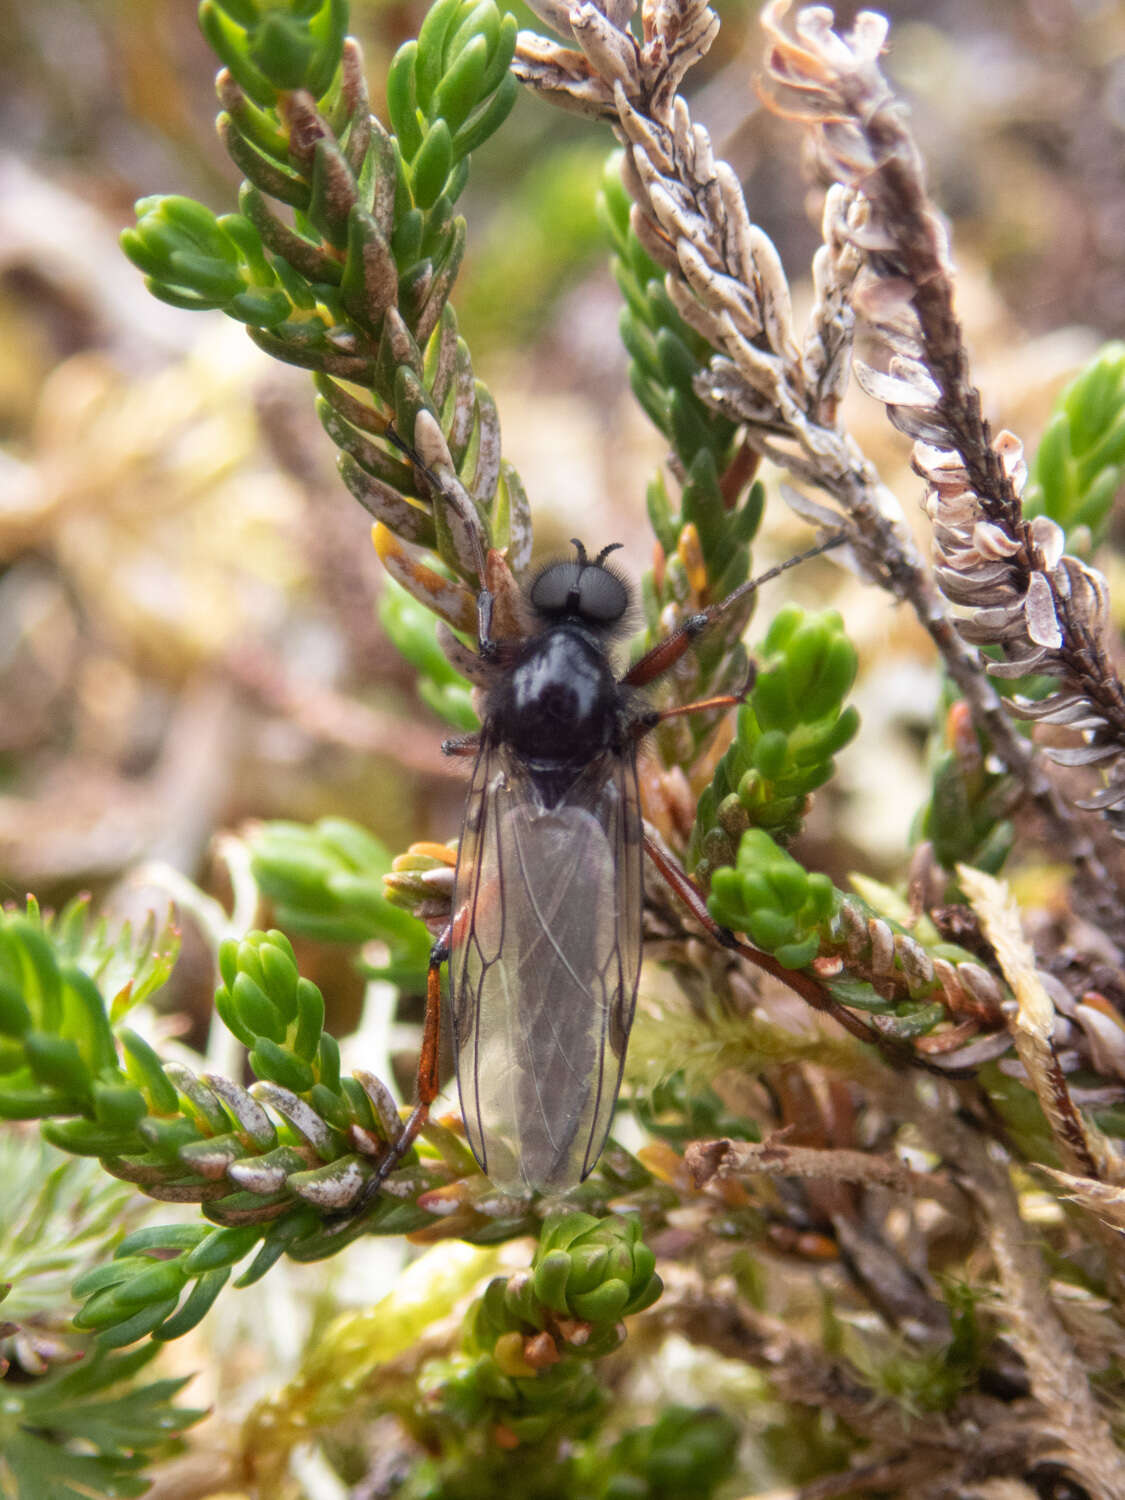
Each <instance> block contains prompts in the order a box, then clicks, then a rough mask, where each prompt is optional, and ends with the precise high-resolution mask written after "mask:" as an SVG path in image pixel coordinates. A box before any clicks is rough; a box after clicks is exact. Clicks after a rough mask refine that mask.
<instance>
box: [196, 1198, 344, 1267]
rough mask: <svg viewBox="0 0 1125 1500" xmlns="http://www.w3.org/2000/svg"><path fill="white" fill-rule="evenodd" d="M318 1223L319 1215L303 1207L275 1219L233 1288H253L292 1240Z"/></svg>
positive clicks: (306, 1232)
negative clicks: (259, 1247)
mask: <svg viewBox="0 0 1125 1500" xmlns="http://www.w3.org/2000/svg"><path fill="white" fill-rule="evenodd" d="M320 1222H321V1220H320V1215H319V1214H318V1213H317V1212H316V1210H315V1209H312V1208H307V1207H305V1206H304V1205H301V1206H300V1207H298V1208H295V1209H293V1210H291V1211H290V1212H289V1213H287V1214H285V1215H284V1216H283V1217H282V1218H280V1219H275V1220H274V1221H273V1225H272V1226H271V1228H270V1230H269V1232H268V1234H267V1235H266V1238H265V1240H264V1242H263V1244H262V1247H261V1249H260V1250H259V1251H258V1253H257V1255H255V1257H254V1259H253V1260H252V1261H251V1262H250V1264H249V1266H248V1267H247V1268H246V1270H245V1271H243V1273H242V1275H241V1276H239V1277H238V1278H237V1279H236V1281H235V1283H234V1284H235V1286H236V1287H245V1286H253V1285H254V1283H255V1282H256V1281H260V1280H261V1279H262V1277H263V1276H265V1274H266V1273H267V1272H268V1271H270V1270H272V1268H273V1267H274V1266H275V1265H276V1264H277V1262H278V1261H279V1260H280V1259H281V1257H282V1256H283V1255H284V1254H285V1252H286V1250H287V1249H288V1247H289V1245H290V1243H291V1242H292V1241H293V1240H296V1239H299V1238H300V1237H301V1236H302V1235H304V1234H308V1233H310V1232H311V1231H312V1230H313V1229H315V1228H316V1226H317V1224H319V1223H320ZM215 1274H217V1273H215V1272H208V1275H215Z"/></svg>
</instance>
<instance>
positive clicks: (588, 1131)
mask: <svg viewBox="0 0 1125 1500" xmlns="http://www.w3.org/2000/svg"><path fill="white" fill-rule="evenodd" d="M627 769H628V772H629V774H630V775H631V771H632V768H631V766H629V767H628V768H627ZM627 784H628V783H627ZM622 790H623V788H622V785H621V784H620V780H619V778H617V777H615V778H614V779H612V780H607V779H606V777H605V775H604V774H603V775H602V776H600V777H595V778H592V779H591V780H590V781H588V782H587V783H585V793H586V801H589V802H592V805H586V801H582V800H579V801H571V802H567V803H564V804H562V805H561V806H558V805H557V806H554V807H551V808H546V807H544V806H542V805H540V804H538V803H537V802H536V801H535V800H534V796H533V795H531V794H530V792H529V788H528V787H527V785H526V784H525V785H522V787H521V784H520V779H519V778H515V779H514V780H513V779H512V778H510V777H509V776H508V775H507V774H505V773H503V772H501V773H498V777H497V778H496V780H495V784H493V785H492V786H491V787H490V788H489V789H488V790H487V791H486V792H485V795H484V796H483V799H482V801H483V804H484V806H485V808H486V809H487V812H486V816H485V819H484V826H483V827H482V828H481V830H480V837H479V839H474V840H471V841H470V844H471V847H469V848H467V849H464V850H463V851H462V857H461V862H460V864H459V866H458V875H457V893H456V900H457V903H458V907H459V909H462V908H463V909H464V910H465V911H466V912H468V911H474V912H475V913H476V915H475V916H474V918H473V920H472V921H471V922H468V923H466V924H465V925H464V927H463V930H462V933H461V934H460V937H459V939H458V940H457V942H456V944H455V949H454V955H453V962H452V965H451V971H450V972H451V989H452V995H453V1005H452V1010H453V1016H454V1031H455V1044H456V1050H457V1071H458V1081H459V1084H460V1089H461V1106H462V1112H463V1114H464V1118H465V1125H466V1129H467V1132H468V1136H469V1140H470V1143H471V1145H472V1147H473V1150H474V1152H475V1154H476V1156H477V1158H478V1160H479V1161H480V1163H481V1165H482V1167H483V1168H484V1170H485V1171H486V1172H487V1173H488V1176H489V1177H490V1178H491V1179H492V1181H493V1182H494V1183H496V1185H497V1186H498V1187H502V1188H507V1189H510V1190H512V1191H519V1192H523V1191H527V1190H528V1189H530V1188H538V1189H541V1190H545V1191H556V1192H557V1191H562V1190H564V1189H565V1188H568V1187H571V1186H573V1185H574V1184H575V1183H577V1182H579V1181H581V1179H582V1178H583V1177H585V1176H586V1175H587V1173H588V1172H589V1171H590V1170H591V1168H592V1167H593V1165H594V1162H595V1161H596V1160H597V1157H598V1155H599V1153H600V1151H601V1149H602V1146H603V1145H604V1142H605V1138H606V1135H607V1133H608V1131H609V1126H610V1122H611V1119H612V1114H613V1106H614V1102H615V1099H616V1096H617V1090H618V1086H619V1083H620V1076H621V1066H622V1059H623V1054H624V1041H625V1037H626V1036H627V1033H628V1027H629V1021H630V1020H631V1017H632V1009H633V1001H634V997H635V993H636V983H637V974H638V969H639V960H640V950H639V938H638V935H639V927H640V903H639V882H638V880H637V879H634V878H631V865H632V862H633V861H635V862H636V863H637V864H638V866H639V859H640V846H639V842H637V841H636V840H633V841H631V842H630V841H629V840H627V839H625V837H624V823H625V820H626V818H627V816H628V810H629V808H630V807H631V805H632V803H631V801H630V798H629V797H628V796H626V797H625V798H624V799H623V798H622V795H621V793H622ZM582 795H583V783H582V781H581V780H580V781H579V783H577V784H576V787H575V796H576V797H578V798H579V799H581V798H582ZM623 855H624V857H625V858H626V861H627V862H628V863H629V865H630V869H628V870H626V871H624V872H623V871H622V870H621V868H620V865H621V859H622V857H623ZM622 874H624V875H625V877H626V878H625V879H624V880H622V878H621V877H622ZM474 892H475V897H474V894H473V893H474ZM490 897H491V899H490ZM482 900H483V901H486V902H487V908H486V909H485V910H482V906H481V903H482ZM623 900H624V901H626V902H628V903H629V905H630V907H632V906H633V905H635V906H636V910H635V911H633V910H631V909H630V910H629V911H625V910H624V909H623V905H622V902H623Z"/></svg>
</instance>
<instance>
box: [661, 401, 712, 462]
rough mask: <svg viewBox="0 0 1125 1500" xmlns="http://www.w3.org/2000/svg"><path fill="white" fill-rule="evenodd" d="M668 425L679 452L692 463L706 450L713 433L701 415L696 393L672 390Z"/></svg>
mask: <svg viewBox="0 0 1125 1500" xmlns="http://www.w3.org/2000/svg"><path fill="white" fill-rule="evenodd" d="M668 425H669V427H670V428H671V436H672V440H673V442H674V443H675V445H676V448H677V450H678V451H679V452H680V453H682V454H683V455H684V457H685V458H686V459H687V461H688V464H689V466H690V464H691V463H692V461H693V460H694V459H695V457H696V455H697V454H698V453H699V452H700V450H701V449H706V448H707V446H708V444H709V442H710V437H711V433H710V430H709V428H708V426H707V423H706V421H705V419H704V418H703V416H702V415H701V408H700V404H699V402H698V400H697V399H696V397H695V395H694V393H688V392H684V391H681V390H672V391H670V392H669V395H668Z"/></svg>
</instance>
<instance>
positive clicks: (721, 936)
mask: <svg viewBox="0 0 1125 1500" xmlns="http://www.w3.org/2000/svg"><path fill="white" fill-rule="evenodd" d="M644 839H645V851H646V852H647V854H648V857H649V859H651V860H652V862H653V864H654V865H655V866H656V868H657V869H658V870H659V871H660V874H661V875H662V876H663V878H664V880H665V881H666V882H667V884H668V887H669V889H670V890H671V891H673V892H674V894H675V895H676V896H678V897H679V899H680V900H681V901H682V902H683V904H684V905H685V906H686V907H687V909H688V911H689V912H690V913H691V915H692V916H693V917H694V918H695V920H696V921H697V922H698V923H699V924H700V926H701V927H703V928H704V929H705V931H706V932H707V933H708V934H709V935H710V936H711V937H712V938H714V940H715V942H717V943H719V944H720V945H721V946H722V947H724V948H729V949H730V950H731V952H732V953H738V954H740V955H741V956H742V957H743V958H747V959H749V960H750V962H751V963H752V964H754V965H756V967H757V968H759V969H762V970H764V971H765V972H766V973H767V974H772V975H773V977H774V978H775V979H780V981H781V982H782V984H784V985H787V986H788V987H789V989H791V990H793V991H795V992H796V993H797V994H798V995H800V997H801V999H802V1000H806V1001H807V1002H808V1003H809V1005H811V1006H812V1007H813V1009H814V1010H819V1011H822V1012H823V1013H824V1014H825V1015H827V1016H831V1017H832V1019H833V1020H834V1021H838V1022H839V1023H840V1025H841V1026H843V1027H844V1029H845V1030H847V1031H850V1032H851V1034H852V1036H854V1037H858V1039H859V1040H860V1041H861V1042H866V1043H868V1045H869V1046H872V1047H877V1048H878V1049H879V1051H880V1052H882V1054H883V1056H884V1057H886V1058H887V1060H888V1061H889V1062H891V1063H893V1064H895V1066H897V1067H906V1066H910V1065H913V1066H915V1067H919V1068H924V1069H925V1070H926V1071H927V1072H929V1073H936V1074H937V1075H938V1076H939V1077H941V1078H961V1077H971V1076H972V1075H971V1072H968V1071H966V1072H960V1071H958V1072H954V1071H952V1070H951V1069H947V1068H938V1067H934V1066H931V1064H930V1063H928V1062H927V1061H926V1059H925V1058H922V1057H919V1056H917V1054H916V1053H914V1052H913V1051H912V1050H911V1049H910V1048H909V1047H906V1046H905V1045H904V1044H903V1043H901V1042H899V1041H898V1040H897V1039H895V1038H893V1037H886V1036H883V1035H882V1033H881V1032H878V1031H876V1030H875V1028H874V1027H873V1026H869V1025H868V1024H867V1022H866V1021H862V1020H861V1019H860V1018H859V1016H855V1015H853V1014H852V1013H851V1011H850V1010H848V1009H847V1007H846V1006H843V1005H841V1004H840V1002H839V1001H838V1000H834V999H833V998H832V996H831V995H830V994H829V993H828V991H827V990H826V989H825V987H824V986H823V985H822V984H821V983H820V982H819V980H816V979H814V978H813V977H812V975H811V974H804V973H802V972H801V971H800V970H799V969H787V968H785V967H784V965H783V964H779V963H778V961H777V959H776V958H774V957H773V956H772V955H771V954H769V953H764V952H762V950H761V949H760V948H755V947H754V946H753V944H752V943H747V942H744V941H743V940H742V939H741V938H738V937H736V936H735V935H734V933H733V932H731V930H730V928H729V927H723V926H721V925H720V924H719V923H718V922H716V921H715V919H714V917H713V916H712V915H711V913H710V912H709V911H708V910H707V900H706V897H705V896H704V894H703V892H702V891H701V890H700V889H699V887H698V886H697V885H696V883H695V881H694V880H693V879H692V878H691V876H690V875H689V874H688V873H687V871H686V870H685V869H683V868H682V866H681V865H680V864H679V863H678V861H677V860H676V859H675V858H674V857H673V856H672V854H671V853H670V852H669V851H668V850H667V849H665V848H664V846H663V845H662V844H661V843H660V841H659V840H658V839H657V838H656V837H655V835H653V834H652V833H650V832H649V831H648V830H647V829H646V830H645V836H644Z"/></svg>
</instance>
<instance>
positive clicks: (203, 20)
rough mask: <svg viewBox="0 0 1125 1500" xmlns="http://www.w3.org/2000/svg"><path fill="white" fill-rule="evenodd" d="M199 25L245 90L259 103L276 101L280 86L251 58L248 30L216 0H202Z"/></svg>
mask: <svg viewBox="0 0 1125 1500" xmlns="http://www.w3.org/2000/svg"><path fill="white" fill-rule="evenodd" d="M199 29H200V30H201V31H202V33H203V35H204V36H205V37H206V39H207V42H208V44H209V45H210V47H211V49H212V51H214V52H215V53H216V54H217V55H218V57H219V58H220V59H221V60H222V62H223V63H225V64H226V66H227V67H228V68H229V69H230V73H231V77H232V78H233V79H234V81H235V83H237V84H238V86H239V88H240V89H242V90H243V92H244V93H246V94H248V95H249V96H250V98H251V99H253V100H254V102H255V103H256V104H261V105H266V106H269V105H273V104H275V103H276V102H277V89H276V88H275V87H274V85H273V84H271V83H270V81H269V79H268V78H267V77H266V76H265V74H264V73H262V72H261V70H260V69H259V68H257V67H255V66H254V64H253V63H252V62H251V61H250V57H249V53H248V48H247V38H246V32H245V31H244V30H243V28H242V27H241V26H237V25H235V23H234V22H233V21H231V20H230V19H229V17H227V16H226V15H224V14H223V12H222V11H221V10H220V9H219V7H218V6H217V5H216V4H215V3H214V0H203V3H202V4H201V5H200V7H199Z"/></svg>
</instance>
